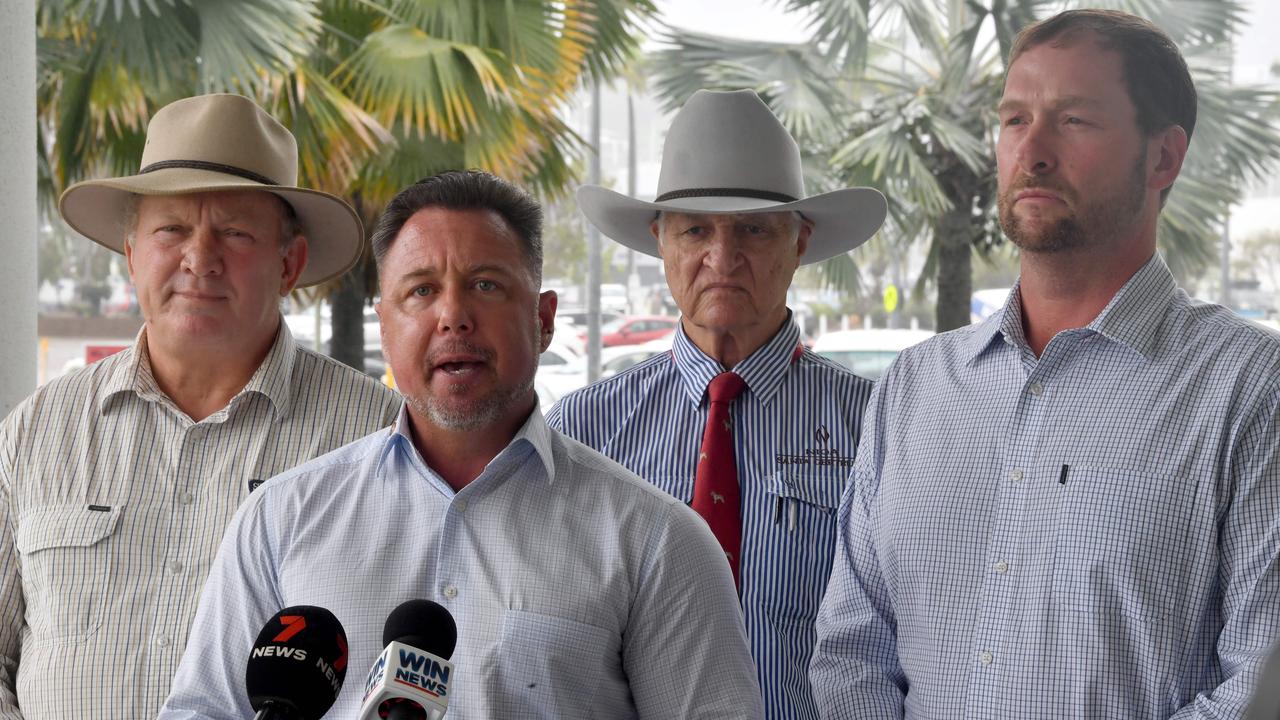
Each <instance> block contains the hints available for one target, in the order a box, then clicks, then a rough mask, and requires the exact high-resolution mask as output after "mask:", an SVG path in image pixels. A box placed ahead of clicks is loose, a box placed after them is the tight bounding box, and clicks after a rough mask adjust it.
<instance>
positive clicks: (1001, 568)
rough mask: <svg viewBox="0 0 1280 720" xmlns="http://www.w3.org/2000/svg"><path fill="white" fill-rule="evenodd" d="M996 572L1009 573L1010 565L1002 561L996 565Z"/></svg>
mask: <svg viewBox="0 0 1280 720" xmlns="http://www.w3.org/2000/svg"><path fill="white" fill-rule="evenodd" d="M996 572H998V573H1007V572H1009V563H1007V562H1005V561H1004V560H1001V561H1000V562H998V563H996Z"/></svg>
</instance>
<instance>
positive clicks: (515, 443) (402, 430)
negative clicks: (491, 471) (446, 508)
mask: <svg viewBox="0 0 1280 720" xmlns="http://www.w3.org/2000/svg"><path fill="white" fill-rule="evenodd" d="M523 444H527V445H528V446H530V447H532V448H533V452H534V454H536V455H537V456H538V459H539V460H540V461H541V464H542V469H543V471H544V472H545V473H546V480H547V484H552V483H554V482H555V478H556V462H555V451H554V449H553V447H552V442H551V428H549V427H547V421H546V419H545V418H544V417H543V416H542V410H541V409H539V408H538V407H537V406H536V405H535V406H534V408H533V412H531V413H529V417H528V418H527V419H526V420H525V421H524V424H523V425H521V426H520V429H519V430H517V431H516V434H515V436H514V437H512V438H511V442H509V443H507V446H506V447H505V448H503V450H502V452H500V453H498V456H497V457H495V458H494V459H493V460H491V461H490V464H492V463H493V462H494V461H497V460H498V459H499V458H502V457H503V456H504V455H506V454H508V452H510V451H511V450H512V449H513V448H518V447H519V446H520V445H523ZM396 450H399V451H401V452H403V453H405V454H406V455H408V456H409V457H412V458H415V459H416V461H417V462H419V463H421V464H422V466H423V467H427V465H426V462H425V461H424V460H423V459H422V454H421V453H419V452H418V448H417V447H415V446H414V444H413V434H412V433H411V432H410V430H409V404H408V403H404V404H402V405H401V406H400V412H399V414H397V415H396V422H395V424H394V425H392V426H391V431H390V432H389V433H388V434H387V440H386V443H385V444H384V445H383V448H382V453H381V457H380V458H379V460H378V465H379V467H378V472H379V473H381V472H382V466H383V465H385V463H386V459H387V455H388V454H389V453H391V452H394V451H396ZM427 469H428V470H430V468H429V467H427ZM431 473H432V474H433V475H434V474H435V471H434V470H431Z"/></svg>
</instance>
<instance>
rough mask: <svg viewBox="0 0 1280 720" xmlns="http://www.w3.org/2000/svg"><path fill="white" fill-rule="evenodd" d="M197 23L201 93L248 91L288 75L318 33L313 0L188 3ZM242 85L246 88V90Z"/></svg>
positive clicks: (237, 0)
mask: <svg viewBox="0 0 1280 720" xmlns="http://www.w3.org/2000/svg"><path fill="white" fill-rule="evenodd" d="M189 2H191V6H192V8H193V9H194V10H195V12H196V15H197V18H198V22H199V28H200V29H199V38H200V45H199V53H200V55H199V66H200V88H201V89H202V90H203V91H205V92H215V91H226V90H235V89H237V88H240V89H245V90H248V91H252V89H254V88H256V87H259V86H261V85H262V84H264V80H263V78H262V75H263V74H264V73H289V72H292V71H293V70H294V69H295V68H296V67H297V64H298V62H299V59H300V58H302V57H305V56H306V55H308V54H310V52H311V50H312V49H313V47H314V45H315V42H316V38H317V36H318V34H319V32H320V14H319V11H318V9H317V7H316V0H198V1H197V0H189ZM246 86H247V87H246Z"/></svg>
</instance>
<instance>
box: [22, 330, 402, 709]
mask: <svg viewBox="0 0 1280 720" xmlns="http://www.w3.org/2000/svg"><path fill="white" fill-rule="evenodd" d="M399 403H400V398H399V395H397V394H396V393H394V392H392V391H390V390H388V389H387V388H386V387H384V386H383V385H381V384H379V383H378V382H376V381H374V380H372V379H371V378H369V377H367V376H365V375H362V374H360V373H358V372H356V371H354V370H352V369H350V368H348V367H346V366H344V365H340V364H338V363H337V362H335V361H334V360H331V359H329V358H326V357H322V356H320V355H317V354H315V353H313V352H311V351H309V350H305V349H302V348H298V347H296V346H295V345H294V342H293V338H292V337H291V336H290V334H289V331H288V329H287V328H286V327H285V326H284V324H283V323H281V329H280V331H279V333H278V334H277V337H276V341H275V343H274V344H273V346H272V348H271V350H270V351H269V352H268V354H267V356H266V358H265V359H264V360H263V362H262V364H261V365H260V366H259V367H258V369H257V371H256V372H255V373H254V375H253V376H252V378H251V379H250V380H249V383H248V385H247V386H246V387H245V389H244V390H243V391H241V392H240V393H239V394H238V395H236V396H235V397H234V398H233V399H232V400H231V402H230V404H229V405H228V406H227V407H226V408H223V409H222V410H219V411H218V412H216V413H214V414H213V415H210V416H209V417H207V418H205V419H204V420H202V421H200V422H198V423H197V422H192V420H191V419H190V418H189V417H188V416H187V415H185V414H184V413H183V412H182V411H180V410H179V409H178V408H177V407H176V406H175V405H174V404H173V402H172V401H171V400H170V399H169V398H168V397H166V396H165V395H164V394H163V393H162V392H161V391H160V389H159V387H158V386H157V385H156V382H155V380H154V378H153V377H152V375H151V369H150V365H149V363H148V362H147V355H146V331H145V330H143V332H141V333H139V336H138V340H137V342H135V344H134V346H133V347H132V348H129V349H126V350H124V351H123V352H120V353H118V354H116V355H113V356H111V357H109V358H107V359H105V360H103V361H101V362H98V363H94V364H93V365H90V366H89V367H87V368H85V369H83V370H81V371H78V372H76V373H73V374H71V375H67V376H64V377H61V378H58V379H56V380H53V381H52V382H50V383H48V384H47V385H45V386H44V387H42V388H40V389H39V390H37V391H36V393H35V394H34V395H32V396H31V397H30V398H28V399H27V400H25V401H24V402H23V403H22V404H21V405H19V406H18V407H17V408H15V409H14V411H13V412H12V413H10V414H9V416H8V417H7V418H6V419H5V420H4V422H3V424H2V425H0V523H3V527H2V528H0V717H3V718H19V717H26V718H28V720H31V719H34V718H50V719H56V720H66V719H68V718H93V719H94V720H102V719H104V718H121V719H127V720H137V719H138V718H147V717H154V716H155V714H156V712H157V711H158V710H159V709H160V705H161V703H162V702H163V701H164V698H165V696H166V695H167V694H168V692H169V682H170V679H171V678H172V677H173V674H174V672H175V670H176V669H177V666H178V660H179V659H180V658H181V655H182V649H183V647H184V645H185V644H186V640H187V629H188V626H189V624H190V622H191V618H192V616H193V615H194V614H195V610H196V600H197V598H198V597H199V593H200V588H201V585H202V584H203V582H204V578H205V575H206V574H207V573H208V571H209V566H210V564H211V563H212V561H213V555H214V552H215V551H216V549H217V547H218V542H219V541H220V540H221V539H222V533H223V529H224V528H225V527H226V524H227V522H228V521H229V520H230V518H231V515H232V513H233V512H235V509H236V507H237V506H239V504H240V502H241V501H242V500H244V499H245V498H246V497H248V496H249V493H250V483H255V484H256V482H259V481H262V480H265V479H266V478H268V477H270V476H272V475H275V474H276V473H279V472H281V471H283V470H285V469H287V468H290V467H292V466H294V465H296V464H297V463H299V462H301V461H303V460H306V459H309V458H311V457H315V456H316V455H319V454H322V453H324V452H327V451H328V450H330V449H332V448H334V447H337V446H340V445H343V444H345V443H347V442H350V441H351V440H353V439H355V438H358V437H361V436H363V435H365V434H367V433H369V432H371V431H373V430H374V429H376V428H379V427H385V426H386V425H388V424H389V423H390V422H391V421H392V420H393V419H394V417H395V411H396V409H397V408H398V407H399Z"/></svg>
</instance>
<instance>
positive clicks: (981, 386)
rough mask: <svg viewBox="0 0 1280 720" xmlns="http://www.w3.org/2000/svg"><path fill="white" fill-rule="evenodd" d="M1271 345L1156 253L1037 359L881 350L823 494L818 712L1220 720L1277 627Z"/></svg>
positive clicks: (957, 335) (1276, 369)
mask: <svg viewBox="0 0 1280 720" xmlns="http://www.w3.org/2000/svg"><path fill="white" fill-rule="evenodd" d="M1278 405H1280V337H1277V336H1276V335H1274V334H1272V333H1270V332H1268V331H1266V330H1263V329H1262V328H1259V327H1257V326H1254V325H1252V324H1250V323H1247V322H1245V321H1243V320H1241V319H1239V318H1237V317H1236V316H1234V315H1232V314H1231V313H1230V312H1228V311H1227V310H1224V309H1223V308H1220V307H1217V306H1214V305H1202V304H1197V303H1193V302H1192V301H1191V300H1190V299H1189V298H1188V297H1187V295H1186V293H1184V292H1182V291H1181V290H1179V289H1178V288H1177V286H1176V285H1175V283H1174V280H1173V277H1172V276H1171V275H1170V274H1169V271H1168V269H1167V268H1166V267H1165V265H1164V263H1163V261H1162V260H1160V258H1159V257H1154V258H1153V259H1152V260H1151V261H1150V262H1148V263H1147V264H1146V265H1145V266H1143V268H1142V269H1141V270H1139V271H1138V272H1137V273H1136V274H1135V275H1134V276H1133V277H1132V278H1130V280H1129V281H1128V283H1126V284H1125V286H1124V287H1123V288H1122V289H1121V290H1120V292H1118V293H1117V294H1116V295H1115V297H1114V298H1112V300H1111V302H1110V303H1109V304H1108V305H1107V306H1106V308H1104V309H1103V311H1102V312H1101V313H1100V314H1099V315H1098V317H1097V318H1096V319H1095V320H1094V321H1093V322H1091V323H1090V324H1089V325H1088V326H1087V327H1084V328H1080V329H1075V330H1065V331H1063V332H1060V333H1058V334H1057V335H1056V336H1055V337H1054V338H1053V339H1052V340H1051V341H1050V343H1049V344H1048V345H1047V346H1046V347H1045V348H1044V351H1043V352H1042V353H1041V356H1040V357H1039V358H1037V357H1036V356H1035V355H1034V353H1032V351H1031V349H1030V348H1029V347H1028V346H1027V343H1026V341H1025V339H1024V335H1023V330H1022V319H1021V302H1020V295H1019V292H1018V291H1017V289H1016V288H1015V290H1014V292H1013V293H1011V294H1010V300H1009V302H1008V303H1007V304H1006V306H1005V308H1004V310H1003V311H1002V312H1001V313H999V314H997V315H995V316H993V317H992V318H990V319H988V320H987V321H986V322H984V323H982V324H980V325H976V326H971V327H968V328H963V329H960V330H956V331H954V332H950V333H946V334H944V335H940V336H938V337H936V338H933V339H931V340H928V341H926V342H924V343H922V344H920V345H918V346H916V347H914V348H911V349H910V350H907V351H905V352H903V353H902V354H901V355H899V356H898V359H897V360H896V361H895V363H894V365H893V366H892V367H891V368H890V369H889V371H888V372H887V373H886V374H885V376H884V377H883V378H882V379H881V381H880V383H879V384H878V385H877V386H876V390H875V393H874V394H873V396H872V400H871V403H870V405H869V409H868V415H867V418H868V419H867V432H866V435H865V436H864V437H863V440H862V444H861V446H860V449H859V453H858V462H857V463H856V467H855V470H854V482H853V486H852V487H851V489H850V490H849V493H848V495H847V496H846V498H845V499H844V501H843V502H842V504H841V507H840V516H839V521H840V532H841V536H840V544H839V551H838V552H839V555H838V557H837V559H836V564H835V566H834V568H833V571H832V576H831V583H830V586H829V587H828V590H827V597H826V598H825V600H824V601H823V605H822V612H821V614H820V615H819V618H818V647H817V649H816V652H815V656H814V661H813V673H812V677H813V686H814V692H815V694H816V695H817V698H818V702H819V705H820V706H821V707H822V710H823V716H824V717H827V718H852V717H856V718H866V719H869V720H875V719H879V718H903V717H906V718H983V719H984V720H1000V719H1003V718H1008V719H1009V720H1013V719H1015V718H1016V719H1018V720H1023V719H1025V718H1080V719H1082V720H1084V719H1086V718H1088V719H1093V718H1104V717H1105V718H1126V719H1130V720H1139V719H1148V720H1166V719H1167V718H1170V717H1175V718H1206V719H1207V718H1215V719H1216V720H1224V719H1228V718H1236V719H1238V718H1240V717H1241V716H1242V714H1243V711H1244V707H1245V704H1246V702H1247V701H1248V697H1249V694H1250V691H1251V685H1252V684H1253V682H1254V676H1255V675H1256V673H1257V670H1258V668H1259V666H1260V665H1261V663H1262V661H1263V659H1264V658H1265V657H1266V652H1267V649H1268V647H1269V646H1270V645H1271V643H1272V641H1273V640H1274V639H1275V638H1276V636H1277V634H1280V604H1278V602H1280V601H1278V599H1280V452H1277V443H1278V442H1280V417H1278V416H1277V411H1278Z"/></svg>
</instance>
